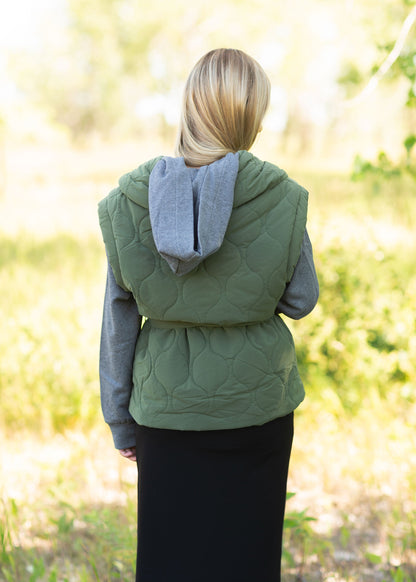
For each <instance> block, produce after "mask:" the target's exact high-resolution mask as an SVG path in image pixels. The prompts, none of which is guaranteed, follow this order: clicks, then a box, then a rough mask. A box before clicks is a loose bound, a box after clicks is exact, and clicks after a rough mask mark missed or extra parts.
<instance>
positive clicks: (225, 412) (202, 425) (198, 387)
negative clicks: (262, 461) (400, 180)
mask: <svg viewBox="0 0 416 582" xmlns="http://www.w3.org/2000/svg"><path fill="white" fill-rule="evenodd" d="M158 159H159V158H156V159H154V160H151V161H150V162H147V163H146V164H144V165H142V166H140V167H139V168H137V169H136V170H134V171H133V172H131V173H129V174H127V175H125V176H123V177H122V178H121V179H120V182H119V187H118V188H116V189H115V190H113V191H112V192H111V193H110V194H109V195H108V196H107V198H105V199H104V200H103V201H101V202H100V204H99V217H100V225H101V229H102V233H103V238H104V242H105V245H106V250H107V255H108V258H109V261H110V264H111V267H112V269H113V272H114V276H115V279H116V281H117V283H118V284H119V285H120V286H121V287H123V288H124V289H126V290H128V291H131V292H132V293H133V295H134V297H135V299H136V302H137V305H138V309H139V312H140V314H141V315H143V316H145V317H147V318H148V319H147V320H146V322H145V325H144V326H143V328H142V330H141V333H140V335H139V338H138V341H137V345H136V352H135V360H134V369H133V382H134V388H133V392H132V396H131V400H130V408H129V411H130V414H131V415H132V416H133V418H134V419H135V420H136V422H138V423H139V424H143V425H145V426H152V427H158V428H170V429H183V430H215V429H224V428H239V427H243V426H250V425H259V424H264V423H265V422H268V421H269V420H272V419H274V418H277V417H279V416H284V415H286V414H288V413H289V412H291V411H292V410H294V409H295V408H296V407H297V406H298V405H299V404H300V402H301V401H302V400H303V398H304V389H303V385H302V381H301V379H300V377H299V373H298V370H297V364H296V355H295V348H294V344H293V339H292V336H291V333H290V331H289V329H288V328H287V326H286V325H285V323H284V322H283V320H282V319H281V318H280V317H279V316H278V315H276V314H275V309H276V306H277V303H278V301H279V299H280V297H281V296H282V294H283V292H284V290H285V287H286V284H287V283H288V282H289V281H290V279H291V276H292V274H293V271H294V268H295V266H296V263H297V261H298V258H299V254H300V248H301V244H302V239H303V235H304V232H305V226H306V215H307V200H308V195H307V192H306V190H304V189H303V188H302V187H301V186H299V185H298V184H297V183H296V182H294V181H293V180H291V179H290V178H288V176H287V174H286V173H285V172H284V171H283V170H281V169H280V168H278V167H277V166H274V165H273V164H270V163H267V162H262V161H260V160H259V159H257V158H256V157H255V156H253V155H252V154H250V153H249V152H246V151H243V152H239V172H238V176H237V180H236V185H235V192H234V204H233V211H232V214H231V218H230V222H229V225H228V228H227V231H226V234H225V237H224V242H223V244H222V246H221V248H220V249H219V250H218V251H217V252H216V253H214V254H213V255H211V256H209V257H208V258H207V259H205V260H204V261H203V262H202V263H201V264H200V265H199V266H198V267H197V268H196V269H195V270H194V271H192V272H191V273H189V274H187V275H184V276H182V277H178V276H177V275H175V274H174V273H173V272H172V271H171V269H170V267H169V266H168V264H167V262H166V261H165V260H164V259H163V258H162V257H161V256H160V255H159V254H158V252H157V250H156V248H155V245H154V241H153V237H152V230H151V226H150V219H149V208H148V206H149V205H148V184H149V175H150V172H151V170H152V168H153V167H154V166H155V164H156V163H157V161H158Z"/></svg>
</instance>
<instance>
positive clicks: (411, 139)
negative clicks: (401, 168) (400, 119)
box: [403, 134, 416, 155]
mask: <svg viewBox="0 0 416 582" xmlns="http://www.w3.org/2000/svg"><path fill="white" fill-rule="evenodd" d="M415 144H416V135H413V134H412V135H408V136H407V138H406V139H405V140H404V142H403V145H404V147H405V148H406V151H407V154H408V155H409V154H410V152H411V151H412V148H413V146H414V145H415Z"/></svg>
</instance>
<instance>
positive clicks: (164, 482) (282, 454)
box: [136, 413, 293, 582]
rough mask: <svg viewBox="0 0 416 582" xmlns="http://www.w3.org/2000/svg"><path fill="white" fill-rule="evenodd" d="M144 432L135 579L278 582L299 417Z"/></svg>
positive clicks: (140, 453)
mask: <svg viewBox="0 0 416 582" xmlns="http://www.w3.org/2000/svg"><path fill="white" fill-rule="evenodd" d="M136 436H137V448H136V453H137V465H138V543H137V570H136V582H279V581H280V561H281V551H282V530H283V516H284V508H285V498H286V483H287V473H288V466H289V457H290V451H291V447H292V439H293V413H292V414H290V415H288V416H285V417H283V418H278V419H276V420H273V421H271V422H268V423H266V424H264V425H262V426H251V427H247V428H239V429H231V430H212V431H177V430H165V429H155V428H148V427H144V426H138V427H137V435H136Z"/></svg>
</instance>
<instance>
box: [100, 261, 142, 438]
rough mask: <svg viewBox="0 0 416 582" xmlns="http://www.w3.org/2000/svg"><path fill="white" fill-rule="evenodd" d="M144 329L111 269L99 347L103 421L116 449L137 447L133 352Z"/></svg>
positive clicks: (127, 294)
mask: <svg viewBox="0 0 416 582" xmlns="http://www.w3.org/2000/svg"><path fill="white" fill-rule="evenodd" d="M140 328H141V316H140V315H139V312H138V309H137V304H136V301H135V299H134V297H133V295H132V294H131V293H129V292H127V291H124V289H122V288H121V287H119V286H118V285H117V283H116V280H115V278H114V275H113V271H112V269H111V267H110V265H108V271H107V284H106V290H105V298H104V310H103V322H102V328H101V343H100V364H99V372H100V391H101V407H102V410H103V414H104V420H105V421H106V422H107V423H108V425H109V426H110V428H111V432H112V435H113V439H114V444H115V447H116V448H117V449H125V448H128V447H132V446H134V445H135V421H134V420H133V418H132V417H131V415H130V413H129V410H128V408H129V402H130V395H131V391H132V388H133V381H132V371H133V360H134V352H135V347H136V342H137V338H138V336H139V333H140Z"/></svg>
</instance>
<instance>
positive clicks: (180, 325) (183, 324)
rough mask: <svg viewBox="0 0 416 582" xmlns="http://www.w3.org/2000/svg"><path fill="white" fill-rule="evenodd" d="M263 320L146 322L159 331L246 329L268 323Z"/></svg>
mask: <svg viewBox="0 0 416 582" xmlns="http://www.w3.org/2000/svg"><path fill="white" fill-rule="evenodd" d="M269 319H271V318H268V319H265V320H263V321H242V322H239V321H238V322H235V323H197V322H195V321H167V320H163V319H149V320H148V321H149V322H150V324H151V325H152V326H153V327H156V328H160V329H177V328H185V327H246V326H247V325H257V324H259V323H265V322H266V321H269Z"/></svg>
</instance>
